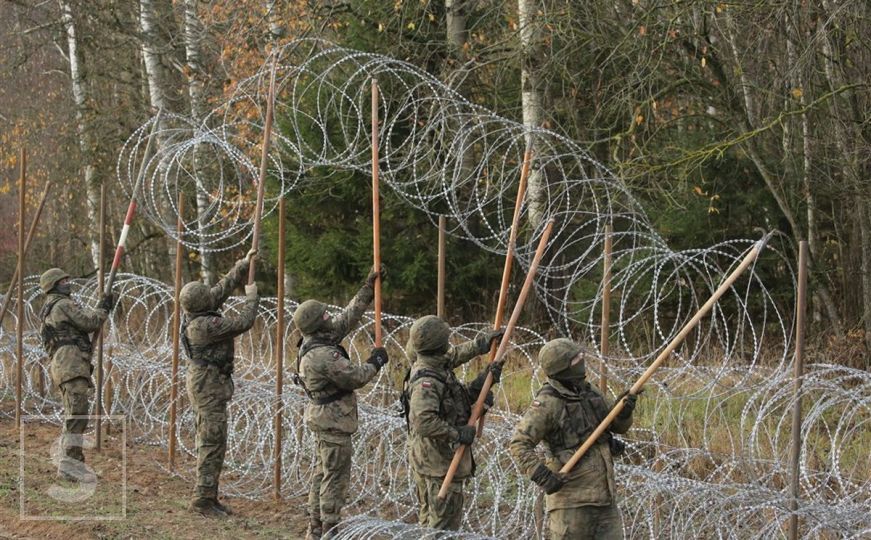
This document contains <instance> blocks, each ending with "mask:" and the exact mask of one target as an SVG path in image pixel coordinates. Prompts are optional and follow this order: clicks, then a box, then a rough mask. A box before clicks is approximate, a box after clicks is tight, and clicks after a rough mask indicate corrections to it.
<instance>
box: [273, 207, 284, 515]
mask: <svg viewBox="0 0 871 540" xmlns="http://www.w3.org/2000/svg"><path fill="white" fill-rule="evenodd" d="M284 212H285V208H284V197H282V198H281V199H279V201H278V275H277V276H276V280H277V281H278V283H277V287H276V291H277V294H276V296H277V298H276V308H277V309H278V317H277V320H276V325H275V412H274V418H275V426H274V428H273V429H274V431H275V449H274V450H273V455H274V456H275V470H274V472H273V480H272V485H273V495H274V496H275V500H276V501H279V500H281V447H282V416H283V407H284V401H283V400H282V398H281V396H282V393H283V392H284V254H285V223H284Z"/></svg>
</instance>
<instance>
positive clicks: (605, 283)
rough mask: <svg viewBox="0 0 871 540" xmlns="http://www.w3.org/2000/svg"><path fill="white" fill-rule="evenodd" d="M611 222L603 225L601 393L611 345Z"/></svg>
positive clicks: (605, 379)
mask: <svg viewBox="0 0 871 540" xmlns="http://www.w3.org/2000/svg"><path fill="white" fill-rule="evenodd" d="M611 232H612V230H611V224H610V223H609V224H608V225H605V251H604V254H603V256H602V258H603V263H602V328H601V330H600V333H599V341H600V343H601V351H602V362H601V366H602V368H601V369H602V372H601V373H600V374H599V377H600V378H599V390H600V391H601V392H602V395H605V393H606V392H607V391H608V366H607V364H606V363H605V362H606V360H605V359H606V358H607V357H608V353H609V352H610V349H611V345H610V343H609V342H608V340H609V338H610V334H611V332H610V328H611V248H612V245H611Z"/></svg>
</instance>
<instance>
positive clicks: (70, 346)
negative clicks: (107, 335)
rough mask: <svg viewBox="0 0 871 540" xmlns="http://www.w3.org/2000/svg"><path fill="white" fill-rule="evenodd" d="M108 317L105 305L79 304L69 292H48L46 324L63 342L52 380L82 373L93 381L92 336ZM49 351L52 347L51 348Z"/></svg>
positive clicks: (54, 359) (56, 353)
mask: <svg viewBox="0 0 871 540" xmlns="http://www.w3.org/2000/svg"><path fill="white" fill-rule="evenodd" d="M106 317H108V313H107V312H106V310H105V309H101V308H97V309H88V308H83V307H79V305H78V304H76V303H75V301H73V300H72V299H71V298H70V297H69V296H66V295H61V294H49V295H48V296H47V297H46V299H45V304H44V307H43V313H42V321H43V325H46V326H49V327H51V330H52V331H53V332H54V334H55V340H56V342H57V343H59V345H60V346H58V347H57V349H56V350H55V351H54V354H53V355H52V359H51V366H50V367H49V372H50V374H51V379H52V382H53V383H54V385H55V386H57V387H59V386H60V385H61V384H63V383H65V382H67V381H69V380H72V379H75V378H78V377H82V378H85V379H87V380H88V383H89V384H91V371H93V369H94V368H93V366H92V365H91V350H90V344H91V338H90V336H89V335H88V334H89V333H91V332H95V331H96V330H97V329H98V328H100V326H101V325H102V324H103V321H105V320H106ZM49 352H50V351H49Z"/></svg>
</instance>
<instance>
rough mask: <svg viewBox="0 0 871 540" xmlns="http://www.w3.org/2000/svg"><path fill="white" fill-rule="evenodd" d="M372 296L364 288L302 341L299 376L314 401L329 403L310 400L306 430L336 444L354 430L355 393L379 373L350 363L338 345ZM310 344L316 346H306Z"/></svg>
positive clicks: (306, 411) (370, 367) (369, 366)
mask: <svg viewBox="0 0 871 540" xmlns="http://www.w3.org/2000/svg"><path fill="white" fill-rule="evenodd" d="M374 295H375V293H374V291H373V289H372V287H370V286H368V285H363V287H362V288H361V289H360V290H359V291H358V292H357V294H356V295H355V296H354V298H353V299H351V302H350V303H349V304H348V305H347V307H345V309H344V310H342V312H341V313H340V314H339V315H337V316H335V317H333V318H332V319H331V322H330V327H329V328H328V329H326V330H323V331H319V332H317V333H315V334H314V335H311V336H305V338H304V342H303V348H305V349H307V350H308V352H306V353H305V355H304V356H303V357H302V358H300V363H299V376H300V378H301V379H302V381H303V383H304V384H305V388H306V390H307V391H308V392H309V393H310V394H311V396H312V398H313V399H314V400H324V401H329V403H324V404H318V403H317V402H316V401H309V403H308V404H307V405H306V408H305V414H304V420H305V423H306V425H307V426H308V427H309V429H311V430H312V431H316V432H318V433H319V434H320V436H321V437H322V438H325V439H327V440H328V439H329V437H330V436H333V437H334V438H335V440H336V442H341V440H343V439H345V438H347V437H348V436H349V435H350V434H352V433H355V432H356V431H357V427H358V420H357V396H356V394H355V393H354V390H356V389H357V388H361V387H363V386H365V385H366V383H368V382H369V381H371V380H372V379H373V378H374V377H375V375H376V374H377V373H378V370H376V369H375V366H373V365H372V364H368V363H364V364H360V365H357V364H354V363H352V362H351V360H350V359H349V358H348V356H347V353H346V352H345V349H344V348H342V347H341V346H340V345H339V344H340V343H341V341H342V339H344V338H345V336H347V335H348V332H350V331H351V329H352V328H354V327H355V326H356V325H357V323H358V322H360V318H361V317H362V316H363V313H364V312H365V311H366V307H367V306H368V305H369V303H370V302H371V301H372V298H373V297H374ZM311 341H314V342H317V343H316V344H315V343H307V342H311Z"/></svg>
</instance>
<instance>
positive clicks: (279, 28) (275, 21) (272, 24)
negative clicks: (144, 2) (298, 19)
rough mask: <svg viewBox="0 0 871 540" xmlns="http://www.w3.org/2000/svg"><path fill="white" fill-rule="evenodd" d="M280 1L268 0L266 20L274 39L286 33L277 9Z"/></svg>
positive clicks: (270, 35) (271, 37)
mask: <svg viewBox="0 0 871 540" xmlns="http://www.w3.org/2000/svg"><path fill="white" fill-rule="evenodd" d="M187 1H189V0H186V2H187ZM278 3H279V2H278V0H266V20H267V21H269V37H270V39H271V40H272V41H277V40H278V39H281V38H283V37H284V34H285V29H284V25H282V24H281V17H280V16H279V12H278V9H276V7H277V6H276V4H278Z"/></svg>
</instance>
